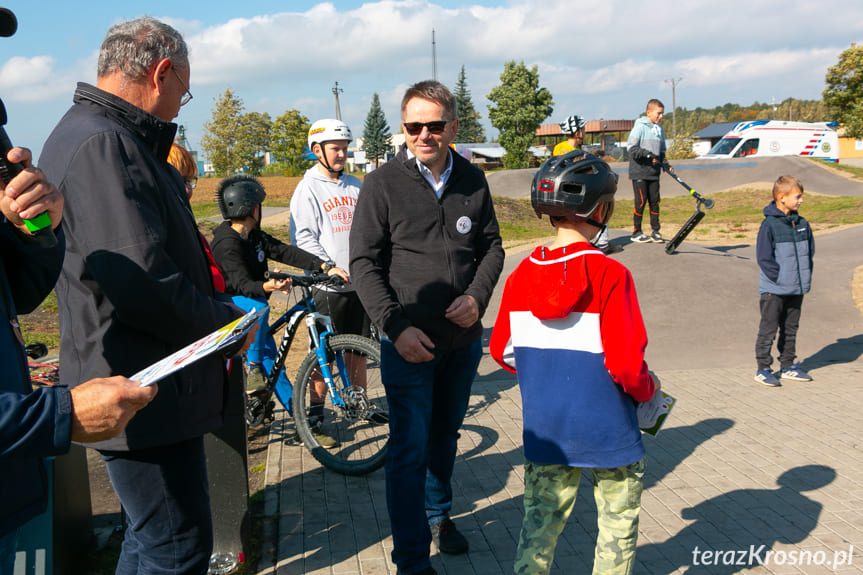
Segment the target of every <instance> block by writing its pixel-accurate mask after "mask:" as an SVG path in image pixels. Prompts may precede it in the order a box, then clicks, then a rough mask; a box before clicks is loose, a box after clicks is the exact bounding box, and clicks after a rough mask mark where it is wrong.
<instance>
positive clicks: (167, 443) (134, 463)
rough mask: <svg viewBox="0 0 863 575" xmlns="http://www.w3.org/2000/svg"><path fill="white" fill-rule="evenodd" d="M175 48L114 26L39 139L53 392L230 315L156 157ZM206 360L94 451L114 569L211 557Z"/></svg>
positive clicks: (171, 174)
mask: <svg viewBox="0 0 863 575" xmlns="http://www.w3.org/2000/svg"><path fill="white" fill-rule="evenodd" d="M189 78H190V67H189V59H188V52H187V47H186V44H185V42H184V41H183V38H182V37H181V36H180V34H179V33H178V32H177V31H176V30H174V29H173V28H171V27H170V26H168V25H166V24H164V23H162V22H159V21H158V20H154V19H152V18H148V17H145V18H140V19H137V20H132V21H129V22H124V23H121V24H117V25H115V26H114V27H112V28H111V29H110V30H109V31H108V34H107V36H106V38H105V40H104V41H103V43H102V47H101V50H100V53H99V64H98V81H97V85H96V86H95V87H94V86H91V85H88V84H84V83H79V84H78V88H77V90H76V91H75V97H74V105H73V106H72V108H71V109H70V110H69V111H68V112H67V113H66V115H65V116H64V117H63V118H62V119H61V120H60V123H59V124H58V125H57V127H56V128H55V129H54V131H53V133H52V134H51V136H50V137H49V139H48V141H47V142H46V143H45V146H44V149H43V153H42V157H41V161H40V166H41V167H42V169H43V170H45V172H46V173H47V174H48V177H49V178H50V179H52V180H53V181H56V182H59V185H60V191H61V193H62V194H63V195H64V196H65V198H66V212H65V218H64V220H63V226H64V230H65V232H66V238H67V248H66V261H65V263H64V265H63V272H62V274H61V276H60V280H59V283H58V285H57V295H58V305H59V311H60V338H61V341H60V362H61V364H62V365H63V370H62V371H61V376H60V377H61V383H65V384H68V385H70V386H73V385H75V384H76V383H77V382H79V381H84V380H86V379H88V378H91V377H96V376H105V375H110V374H130V373H135V372H136V371H138V370H140V369H142V368H144V367H146V366H147V365H149V364H150V363H152V362H154V361H156V360H158V359H161V358H162V357H164V356H166V355H167V354H169V353H171V352H173V351H175V350H177V349H180V348H181V347H183V346H184V345H186V344H188V343H191V342H192V341H195V340H196V339H198V338H200V337H202V336H203V335H205V334H207V333H209V332H212V331H214V330H215V329H217V328H219V327H221V326H223V325H225V324H226V323H228V322H229V321H231V320H233V319H235V318H236V317H238V316H239V315H240V310H239V309H238V308H236V307H234V306H233V305H232V304H230V303H228V302H227V299H225V300H221V299H220V296H219V294H217V293H216V292H215V290H214V287H213V281H212V276H211V274H210V266H209V264H208V262H207V258H206V256H205V253H204V249H203V247H202V246H201V243H200V240H199V238H198V233H197V229H196V227H195V220H194V217H193V216H192V212H191V209H190V207H189V203H188V200H187V198H186V193H185V188H184V185H183V180H182V178H181V177H180V174H179V172H177V171H176V170H175V169H174V168H173V167H171V166H170V165H169V164H168V163H167V161H166V159H167V157H168V152H169V150H170V147H171V143H172V141H173V139H174V134H175V131H176V128H177V126H176V124H173V123H171V120H172V119H173V118H174V117H176V116H177V114H178V113H179V110H180V107H181V106H182V105H183V104H185V103H186V102H188V101H189V100H190V99H191V93H190V92H189ZM225 391H226V373H225V369H224V366H223V361H222V359H221V358H219V357H216V356H212V357H208V358H204V359H202V360H200V361H199V362H197V363H195V364H192V365H191V366H189V367H187V368H185V369H183V370H181V371H179V372H177V373H176V374H174V375H172V376H169V377H168V378H167V379H165V380H163V381H162V383H161V384H160V390H159V395H158V396H157V397H156V399H155V400H154V401H153V402H152V403H151V404H150V405H149V406H148V407H147V408H146V409H143V410H141V412H140V413H139V414H138V417H136V418H135V419H134V420H133V421H132V423H131V424H130V425H129V427H127V429H126V431H125V433H123V434H122V435H120V436H118V437H117V438H116V439H114V440H110V441H106V442H101V443H97V444H93V445H92V447H96V448H98V449H99V450H100V451H101V452H102V454H103V455H104V458H105V461H106V465H107V469H108V474H109V476H110V478H111V482H112V484H113V486H114V490H115V491H116V492H117V495H118V496H119V499H120V502H121V503H122V505H123V509H124V511H125V512H126V515H127V518H128V528H127V530H126V535H125V542H124V544H123V551H122V553H121V556H120V559H119V564H118V567H117V572H118V573H142V572H148V573H149V572H153V571H152V570H153V569H155V570H156V571H159V572H171V573H173V572H177V573H201V574H203V573H206V572H207V566H208V561H209V557H210V553H211V550H212V524H211V516H210V504H209V497H208V489H207V485H208V482H207V474H206V465H205V456H204V446H203V435H204V434H205V433H207V432H209V431H213V430H215V429H217V428H218V427H219V426H220V425H221V423H222V407H223V400H224V395H225Z"/></svg>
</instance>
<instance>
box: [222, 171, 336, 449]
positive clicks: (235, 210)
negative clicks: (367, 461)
mask: <svg viewBox="0 0 863 575" xmlns="http://www.w3.org/2000/svg"><path fill="white" fill-rule="evenodd" d="M266 197H267V194H266V192H265V191H264V186H263V185H262V184H261V182H260V181H259V180H258V179H257V178H255V177H253V176H248V175H246V174H237V175H234V176H229V177H227V178H225V179H224V180H222V181H221V182H220V183H219V186H218V188H217V189H216V201H217V203H218V204H219V211H220V212H221V213H222V217H223V218H224V219H225V221H224V222H222V223H221V224H220V225H219V226H218V227H216V229H215V230H213V245H212V248H213V257H214V258H215V260H216V263H217V264H218V265H219V267H220V268H221V269H222V273H223V274H224V276H225V293H227V294H228V295H231V296H233V298H232V299H233V301H234V303H235V304H236V305H237V306H239V307H241V308H242V309H244V310H245V311H250V310H252V309H259V308H261V307H265V306H266V305H267V300H268V299H269V298H270V295H271V294H272V293H273V292H274V291H282V292H287V291H288V290H289V289H290V287H291V283H290V280H277V279H267V277H266V273H267V270H268V263H267V260H268V259H272V260H275V261H277V262H280V263H283V264H287V265H289V266H293V267H297V268H300V269H304V270H323V271H326V272H327V273H328V274H329V275H337V276H339V277H341V278H342V279H343V280H345V279H347V274H346V273H345V271H344V270H342V269H340V268H337V267H334V266H333V265H332V262H328V261H325V260H323V259H321V258H319V257H318V256H316V255H313V254H310V253H308V252H306V251H304V250H302V249H300V248H298V247H296V246H292V245H289V244H285V243H283V242H281V241H280V240H278V239H277V238H274V237H273V236H271V235H269V234H268V233H266V232H264V231H263V230H261V203H262V202H263V201H264V198H266ZM268 327H269V314H268V313H267V314H265V315H264V316H263V317H262V318H261V320H260V327H259V328H258V335H257V338H256V339H255V342H254V343H253V344H252V346H251V347H250V348H249V350H248V352H247V353H246V360H247V369H248V373H249V377H248V383H247V389H249V390H250V391H253V392H254V391H256V390H257V388H260V387H262V386H263V385H264V383H265V379H266V378H265V375H264V374H265V373H266V372H268V371H269V370H270V369H271V368H272V365H273V361H274V360H275V356H276V343H275V341H274V340H273V336H271V335H267V328H268ZM290 387H291V386H290V383H289V382H288V380H287V377H286V376H285V374H284V371H283V372H282V373H281V374H279V382H278V383H277V384H276V388H277V392H278V391H279V390H281V393H280V397H286V398H290V393H291V389H290ZM322 445H323V443H322Z"/></svg>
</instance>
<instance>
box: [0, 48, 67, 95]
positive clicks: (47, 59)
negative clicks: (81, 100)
mask: <svg viewBox="0 0 863 575" xmlns="http://www.w3.org/2000/svg"><path fill="white" fill-rule="evenodd" d="M74 86H75V78H74V76H73V75H72V72H71V71H69V70H58V69H57V66H56V61H55V60H54V58H52V57H51V56H34V57H32V58H25V57H22V56H15V57H13V58H10V59H9V60H7V61H6V63H4V64H3V67H2V68H0V91H2V93H3V96H4V98H5V99H6V100H8V101H10V102H45V101H49V100H53V99H55V98H58V97H60V96H68V95H69V94H70V93H71V92H72V89H73V88H74Z"/></svg>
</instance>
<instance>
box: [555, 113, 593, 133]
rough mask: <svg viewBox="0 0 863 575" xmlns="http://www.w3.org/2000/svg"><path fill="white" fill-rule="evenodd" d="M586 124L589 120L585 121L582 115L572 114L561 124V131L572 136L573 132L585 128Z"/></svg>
mask: <svg viewBox="0 0 863 575" xmlns="http://www.w3.org/2000/svg"><path fill="white" fill-rule="evenodd" d="M585 124H587V122H585V121H584V118H582V117H581V116H576V115H572V116H570V117H568V118H567V119H566V120H564V121H563V122H561V123H560V124H559V125H560V131H561V132H563V133H564V134H566V135H567V136H571V135H572V134H575V133H576V132H578V131H579V130H581V129H582V128H584V126H585Z"/></svg>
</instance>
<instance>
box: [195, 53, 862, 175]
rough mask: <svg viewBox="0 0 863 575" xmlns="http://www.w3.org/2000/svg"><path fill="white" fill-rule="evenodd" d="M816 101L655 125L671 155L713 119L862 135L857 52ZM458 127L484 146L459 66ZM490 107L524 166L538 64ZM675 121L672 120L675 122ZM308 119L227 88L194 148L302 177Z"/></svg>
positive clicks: (374, 153) (382, 128) (379, 125)
mask: <svg viewBox="0 0 863 575" xmlns="http://www.w3.org/2000/svg"><path fill="white" fill-rule="evenodd" d="M825 83H826V86H827V87H826V88H825V90H824V93H823V100H799V99H794V98H788V99H786V100H783V101H782V102H779V103H766V102H764V103H762V102H754V103H753V104H751V105H749V106H740V105H738V104H731V103H729V104H725V105H722V106H717V107H715V108H710V109H705V108H700V107H699V108H695V109H694V110H688V109H686V108H683V107H678V108H677V110H673V111H672V110H666V115H665V117H664V118H663V120H662V125H663V128H664V129H665V132H666V134H668V135H669V137H674V136H675V134H672V129H673V125H674V124H676V127H677V134H676V136H679V137H677V138H675V140H676V142H675V146H674V150H673V154H674V155H675V156H676V157H686V156H687V154H691V141H690V140H689V136H691V135H692V134H693V133H695V132H697V131H699V130H701V129H703V128H706V127H707V126H710V125H712V124H715V123H720V122H742V121H748V120H773V119H776V120H792V121H799V122H822V121H832V120H835V121H839V122H842V123H843V124H844V126H845V129H846V133H847V135H849V136H851V137H856V138H860V137H863V48H861V47H857V46H856V45H855V44H851V47H850V48H849V49H847V50H845V51H844V52H842V54H841V55H840V56H839V61H838V63H837V64H836V65H834V66H831V67H830V68H828V70H827V73H826V77H825ZM453 95H454V96H455V99H456V103H457V107H458V120H459V129H458V133H457V134H456V142H459V143H476V142H484V141H485V139H486V138H485V131H484V130H483V127H482V125H481V124H480V122H479V119H480V114H479V112H478V111H477V110H476V108H475V107H474V105H473V101H472V99H471V93H470V89H469V88H468V85H467V77H466V74H465V68H464V66H462V67H461V70H460V72H459V76H458V79H457V81H456V84H455V89H454V90H453ZM486 97H487V99H488V100H489V101H490V102H491V104H490V105H489V106H488V118H489V121H490V122H491V125H492V126H494V127H495V128H496V129H497V130H498V131H499V133H500V136H499V140H498V141H499V142H500V145H501V146H502V147H503V148H504V149H505V150H506V153H505V155H504V157H503V162H504V166H505V167H507V168H522V167H527V166H528V165H529V160H530V157H529V154H528V148H529V147H530V146H531V145H532V143H533V141H534V136H535V133H536V130H537V128H539V127H540V126H541V125H542V123H543V122H544V121H545V120H546V119H547V118H548V117H549V116H551V114H552V112H553V111H554V101H553V98H552V95H551V92H549V91H548V89H546V88H543V87H542V86H540V82H539V72H538V69H537V66H533V67H530V68H528V67H527V66H525V64H524V62H523V61H522V62H519V63H516V62H515V61H510V62H507V63H506V64H504V70H503V72H502V73H501V75H500V84H499V85H497V86H495V87H494V88H493V89H492V90H491V91H490V92H489V93H488V95H487V96H486ZM675 116H676V117H675ZM309 126H310V124H309V120H308V118H306V117H305V116H304V115H303V114H302V113H301V112H299V111H298V110H287V111H286V112H285V113H284V114H282V115H281V116H279V117H278V118H276V119H275V120H272V119H271V118H270V116H269V114H266V113H263V114H261V113H258V112H245V110H244V106H243V102H242V100H241V99H240V98H239V97H238V96H237V95H236V94H234V92H233V91H232V90H230V89H227V90H225V92H224V93H223V94H222V96H221V97H220V98H218V99H217V100H216V103H215V105H214V107H213V114H212V118H211V120H210V121H209V122H207V123H206V124H205V125H204V137H203V138H202V140H201V148H202V149H203V151H204V153H205V155H206V156H207V157H208V158H209V160H210V162H211V163H212V165H213V170H214V171H215V172H216V175H217V176H224V175H227V174H230V173H233V172H236V171H239V170H243V171H246V172H249V173H252V174H256V175H258V174H261V173H262V172H263V171H264V169H265V162H264V159H265V155H266V154H267V153H269V154H270V156H271V158H270V161H271V162H273V163H272V164H271V166H270V167H267V169H268V170H273V171H279V172H281V173H283V174H286V175H301V174H302V172H303V171H304V170H305V169H307V168H308V167H309V166H310V165H311V162H310V161H309V160H307V159H306V135H307V133H308V130H309ZM362 137H363V146H362V151H364V152H365V154H366V158H367V160H369V161H373V162H374V163H375V164H376V165H377V164H378V163H379V162H380V160H381V159H383V158H385V157H386V154H388V153H390V152H392V151H394V150H392V137H391V131H390V128H389V126H388V125H387V122H386V116H385V115H384V112H383V110H382V109H381V105H380V98H379V96H378V94H373V95H372V100H371V107H370V109H369V113H368V116H367V117H366V121H365V123H364V126H363V134H362Z"/></svg>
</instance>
